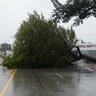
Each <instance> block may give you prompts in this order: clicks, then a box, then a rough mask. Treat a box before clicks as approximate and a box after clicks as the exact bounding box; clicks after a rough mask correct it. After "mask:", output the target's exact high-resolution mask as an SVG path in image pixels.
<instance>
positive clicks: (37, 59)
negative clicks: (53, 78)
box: [3, 12, 76, 68]
mask: <svg viewBox="0 0 96 96" xmlns="http://www.w3.org/2000/svg"><path fill="white" fill-rule="evenodd" d="M15 38H16V39H15V42H14V45H13V56H12V57H11V58H10V57H8V58H7V59H5V60H4V62H3V64H4V66H7V67H11V68H12V67H14V68H54V67H64V66H68V64H69V63H70V62H71V61H72V60H73V59H74V58H73V56H72V52H71V49H72V48H73V46H72V45H73V44H74V43H75V41H76V36H75V32H74V30H73V29H72V28H71V29H67V30H65V29H64V28H63V27H61V26H59V27H57V24H56V23H54V22H53V21H52V20H50V19H49V20H46V19H45V18H44V16H43V15H42V14H41V15H38V14H37V12H34V13H33V14H29V18H27V20H25V21H23V22H22V24H21V26H20V28H19V29H18V32H17V33H16V35H15Z"/></svg>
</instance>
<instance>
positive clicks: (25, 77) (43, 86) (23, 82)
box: [0, 67, 96, 96]
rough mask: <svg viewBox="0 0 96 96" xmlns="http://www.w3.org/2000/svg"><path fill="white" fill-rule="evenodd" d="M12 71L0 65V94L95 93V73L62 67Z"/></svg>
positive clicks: (53, 95)
mask: <svg viewBox="0 0 96 96" xmlns="http://www.w3.org/2000/svg"><path fill="white" fill-rule="evenodd" d="M13 73H14V71H13V72H12V70H8V69H6V68H3V67H0V96H95V95H96V73H92V74H89V73H78V72H72V71H65V70H64V69H18V70H17V71H16V73H14V74H13ZM12 75H14V76H13V77H12ZM11 77H12V78H11ZM10 78H11V79H10ZM9 79H10V80H9ZM9 81H10V82H9ZM7 82H9V83H8V84H9V85H7ZM6 86H8V87H7V88H6ZM5 88H6V90H5ZM4 90H5V91H4ZM3 91H4V92H3ZM1 93H4V94H3V95H2V94H1Z"/></svg>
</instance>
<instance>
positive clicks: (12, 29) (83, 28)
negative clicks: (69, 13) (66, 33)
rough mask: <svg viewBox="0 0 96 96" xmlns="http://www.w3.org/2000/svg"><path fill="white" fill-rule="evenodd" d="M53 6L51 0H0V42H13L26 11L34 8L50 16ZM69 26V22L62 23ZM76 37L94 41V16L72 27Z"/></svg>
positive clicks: (95, 19)
mask: <svg viewBox="0 0 96 96" xmlns="http://www.w3.org/2000/svg"><path fill="white" fill-rule="evenodd" d="M59 1H61V2H65V1H66V0H59ZM53 9H54V6H53V4H52V2H51V0H0V43H4V42H6V43H13V41H14V39H13V37H14V35H15V34H16V32H17V29H18V28H19V27H20V23H22V20H26V18H27V17H28V15H27V14H28V13H32V12H33V11H34V10H36V11H37V12H38V13H39V14H40V13H41V12H42V13H43V15H44V16H45V17H46V18H50V16H51V14H52V12H53ZM63 26H64V27H66V28H68V27H70V23H68V24H63ZM74 30H75V32H76V35H77V38H79V39H82V40H84V41H86V42H96V32H95V30H96V18H93V17H91V18H89V19H87V20H86V21H84V23H83V24H82V25H80V26H78V27H74Z"/></svg>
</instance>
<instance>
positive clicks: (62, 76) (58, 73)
mask: <svg viewBox="0 0 96 96" xmlns="http://www.w3.org/2000/svg"><path fill="white" fill-rule="evenodd" d="M55 74H56V75H57V76H59V77H60V78H63V76H62V75H60V74H59V73H55Z"/></svg>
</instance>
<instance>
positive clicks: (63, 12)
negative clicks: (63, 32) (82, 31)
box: [51, 0, 96, 25]
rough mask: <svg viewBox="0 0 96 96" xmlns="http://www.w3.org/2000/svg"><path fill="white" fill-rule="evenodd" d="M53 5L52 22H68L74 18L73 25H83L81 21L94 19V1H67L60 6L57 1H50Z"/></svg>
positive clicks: (95, 1) (95, 14) (95, 9)
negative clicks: (92, 17) (91, 17)
mask: <svg viewBox="0 0 96 96" xmlns="http://www.w3.org/2000/svg"><path fill="white" fill-rule="evenodd" d="M51 1H52V2H53V4H54V7H55V9H54V14H53V17H54V20H55V21H57V22H58V21H60V20H62V21H63V22H68V21H69V20H70V19H72V18H73V17H75V20H74V21H75V22H74V25H79V24H80V23H83V20H84V19H86V18H88V17H90V16H94V17H96V0H67V2H66V4H61V3H60V2H58V0H51Z"/></svg>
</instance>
